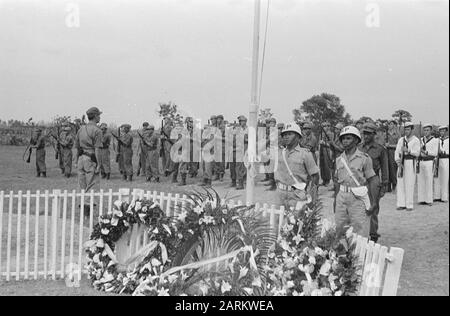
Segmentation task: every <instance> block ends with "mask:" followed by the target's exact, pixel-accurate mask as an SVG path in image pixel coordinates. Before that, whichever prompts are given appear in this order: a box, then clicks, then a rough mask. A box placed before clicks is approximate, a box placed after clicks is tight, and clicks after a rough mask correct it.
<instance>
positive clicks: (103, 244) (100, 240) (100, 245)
mask: <svg viewBox="0 0 450 316" xmlns="http://www.w3.org/2000/svg"><path fill="white" fill-rule="evenodd" d="M96 246H97V248H104V247H105V242H104V241H103V239H101V238H100V239H99V240H97V245H96Z"/></svg>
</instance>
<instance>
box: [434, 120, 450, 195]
mask: <svg viewBox="0 0 450 316" xmlns="http://www.w3.org/2000/svg"><path fill="white" fill-rule="evenodd" d="M439 136H440V137H439V138H438V142H439V155H438V159H437V161H436V163H437V166H436V168H437V172H438V174H437V177H435V179H434V200H435V201H436V202H444V203H447V202H448V177H449V164H448V157H449V153H450V151H449V144H448V143H449V141H448V126H441V127H439Z"/></svg>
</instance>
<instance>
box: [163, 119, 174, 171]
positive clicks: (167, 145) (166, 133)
mask: <svg viewBox="0 0 450 316" xmlns="http://www.w3.org/2000/svg"><path fill="white" fill-rule="evenodd" d="M172 129H173V126H172V123H166V124H164V126H163V128H162V129H161V158H162V168H163V170H164V173H165V174H166V175H169V174H170V173H172V172H174V171H175V170H174V165H175V163H174V162H173V160H172V158H171V156H170V149H171V148H172V144H171V133H172Z"/></svg>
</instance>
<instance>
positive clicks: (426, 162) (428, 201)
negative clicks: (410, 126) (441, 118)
mask: <svg viewBox="0 0 450 316" xmlns="http://www.w3.org/2000/svg"><path fill="white" fill-rule="evenodd" d="M423 132H424V137H422V139H421V140H420V145H421V151H420V156H419V164H420V167H419V168H420V169H419V174H418V177H417V190H418V193H419V194H418V201H419V204H420V205H429V206H431V205H433V178H434V176H433V164H434V160H435V159H436V157H437V156H438V152H439V141H438V140H437V139H436V138H434V137H433V135H432V133H433V125H431V124H425V125H424V126H423Z"/></svg>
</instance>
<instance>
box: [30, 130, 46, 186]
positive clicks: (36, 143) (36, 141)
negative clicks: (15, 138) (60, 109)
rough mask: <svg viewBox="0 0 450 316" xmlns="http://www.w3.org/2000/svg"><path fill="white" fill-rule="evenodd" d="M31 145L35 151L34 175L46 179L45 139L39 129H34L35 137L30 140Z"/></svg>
mask: <svg viewBox="0 0 450 316" xmlns="http://www.w3.org/2000/svg"><path fill="white" fill-rule="evenodd" d="M31 145H32V147H33V148H35V149H36V175H37V176H38V177H40V176H41V175H42V176H43V177H44V178H45V177H47V166H46V164H45V137H44V136H43V135H42V130H41V129H36V134H35V136H34V137H33V138H32V139H31Z"/></svg>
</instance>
